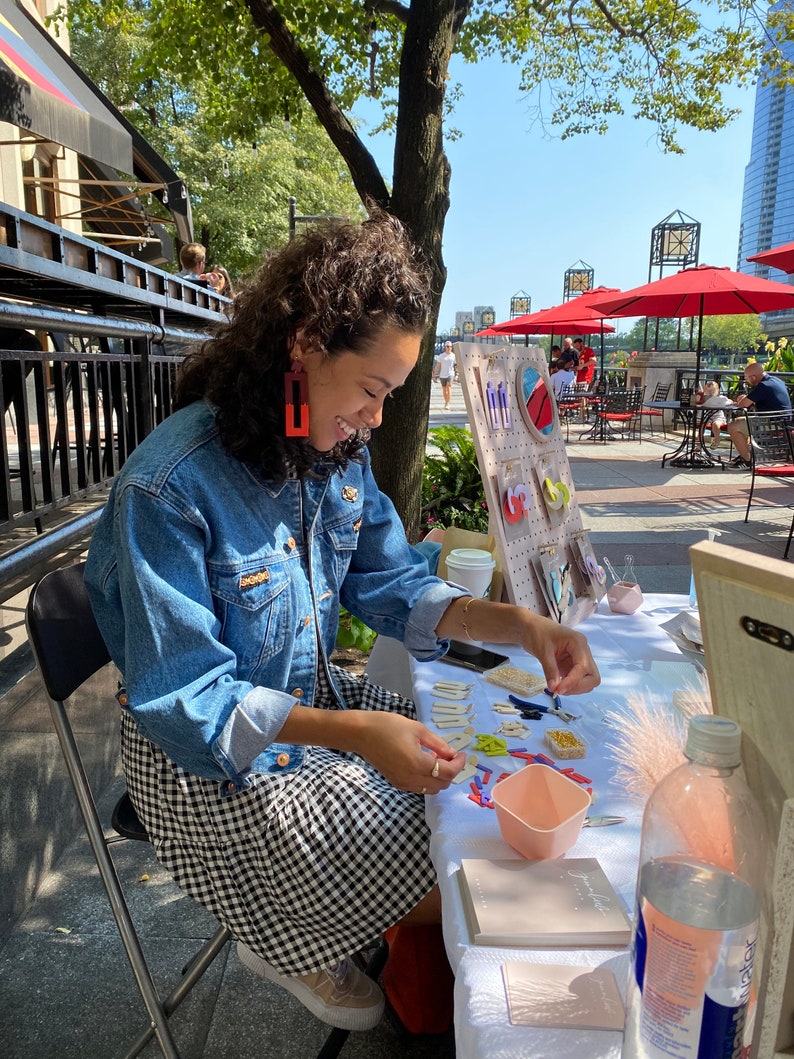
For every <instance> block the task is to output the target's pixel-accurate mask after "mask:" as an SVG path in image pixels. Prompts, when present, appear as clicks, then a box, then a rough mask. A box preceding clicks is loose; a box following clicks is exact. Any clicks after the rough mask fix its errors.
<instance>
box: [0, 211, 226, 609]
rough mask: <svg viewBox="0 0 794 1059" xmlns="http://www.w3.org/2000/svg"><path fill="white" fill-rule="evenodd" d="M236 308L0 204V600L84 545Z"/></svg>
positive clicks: (173, 277)
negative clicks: (188, 372)
mask: <svg viewBox="0 0 794 1059" xmlns="http://www.w3.org/2000/svg"><path fill="white" fill-rule="evenodd" d="M228 306H229V302H228V301H227V300H226V299H223V298H220V297H219V296H218V295H216V294H214V293H213V292H211V291H208V290H207V289H206V288H202V287H201V286H198V285H196V284H193V283H189V282H187V281H183V280H179V279H177V277H175V276H172V275H170V274H168V273H164V272H161V271H160V270H159V269H155V268H153V267H152V266H149V265H146V264H144V263H141V262H140V261H137V260H134V259H132V258H127V257H125V255H123V254H120V253H118V252H117V251H114V250H111V249H109V248H105V247H101V246H97V244H95V243H92V242H91V241H90V240H87V239H83V238H82V237H79V236H75V235H73V234H71V233H68V232H64V231H63V230H62V229H59V228H56V227H55V226H54V225H50V224H48V223H47V222H45V221H41V220H39V219H38V218H35V217H32V216H30V215H28V214H24V213H21V212H20V211H18V210H15V209H13V208H11V207H8V206H5V205H2V204H0V396H2V400H3V409H4V424H3V427H4V429H3V430H2V431H0V439H2V440H1V441H0V444H2V448H3V474H2V481H1V482H0V600H5V599H7V598H9V596H10V595H13V594H14V593H15V592H17V591H19V590H20V589H21V588H23V587H25V586H26V585H27V584H30V583H32V581H33V580H35V578H36V577H38V576H39V575H40V573H41V572H42V570H43V569H46V564H47V562H48V560H49V559H51V558H52V557H53V556H55V555H56V554H59V553H61V552H62V551H63V549H64V548H65V547H68V546H69V545H70V544H71V543H74V542H80V541H82V540H84V539H86V538H87V536H88V533H89V532H90V530H91V528H92V525H93V522H94V521H95V519H96V517H97V514H98V510H99V508H100V506H101V504H102V503H103V502H104V499H105V497H106V495H107V490H108V487H109V485H110V483H111V482H112V480H113V477H114V476H115V475H116V474H117V473H118V471H119V469H120V468H121V467H122V466H123V464H124V462H125V460H126V459H127V457H128V456H129V454H130V452H132V450H133V449H134V448H135V447H136V446H137V445H138V444H139V443H140V441H141V440H142V439H143V438H144V437H145V436H146V435H147V434H148V433H149V432H150V431H151V430H152V429H153V428H154V427H155V426H156V425H157V424H158V423H159V422H161V420H163V419H164V418H165V417H166V416H167V415H168V414H169V413H170V412H171V409H172V406H173V392H174V382H175V375H176V369H177V366H178V364H179V363H180V361H181V360H182V359H183V358H184V356H185V354H186V353H187V351H188V350H189V349H190V348H191V347H192V346H193V345H194V344H195V343H196V342H200V341H201V340H203V339H204V338H205V337H207V335H208V333H209V328H210V327H211V325H212V324H213V323H214V322H216V321H219V320H222V319H224V315H223V313H224V310H225V309H226V308H228Z"/></svg>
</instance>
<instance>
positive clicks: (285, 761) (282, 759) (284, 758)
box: [276, 753, 289, 768]
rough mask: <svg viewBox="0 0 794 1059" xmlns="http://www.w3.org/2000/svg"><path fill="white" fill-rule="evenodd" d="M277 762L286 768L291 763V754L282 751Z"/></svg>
mask: <svg viewBox="0 0 794 1059" xmlns="http://www.w3.org/2000/svg"><path fill="white" fill-rule="evenodd" d="M276 764H277V765H279V766H280V767H281V768H286V766H287V765H289V754H285V753H281V754H279V755H278V757H277V758H276Z"/></svg>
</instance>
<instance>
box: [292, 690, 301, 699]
mask: <svg viewBox="0 0 794 1059" xmlns="http://www.w3.org/2000/svg"><path fill="white" fill-rule="evenodd" d="M292 697H293V698H294V699H300V698H302V697H303V688H293V690H292Z"/></svg>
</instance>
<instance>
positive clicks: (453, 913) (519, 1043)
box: [398, 595, 697, 1059]
mask: <svg viewBox="0 0 794 1059" xmlns="http://www.w3.org/2000/svg"><path fill="white" fill-rule="evenodd" d="M686 602H687V601H686V597H684V596H672V595H648V596H646V597H645V600H644V602H643V604H642V606H641V608H640V610H638V611H637V612H636V613H635V614H633V615H620V614H612V613H611V612H610V611H609V610H608V608H607V603H606V600H602V602H601V603H600V605H599V609H598V611H597V613H596V614H594V615H593V616H592V617H590V618H588V619H587V621H586V622H584V623H583V624H582V625H581V626H579V628H580V629H581V631H582V632H583V633H584V634H585V635H586V636H587V638H588V641H589V643H590V647H591V650H592V652H593V656H594V658H595V660H596V662H597V664H598V667H599V670H600V673H601V678H602V683H601V684H600V686H599V687H598V688H596V689H595V690H594V691H592V692H590V693H589V694H588V695H582V696H571V697H570V698H565V699H564V700H563V707H564V708H566V709H568V710H569V711H570V712H572V713H574V714H584V715H585V717H586V718H589V719H592V718H593V717H595V716H597V715H598V714H599V711H601V710H610V711H615V712H616V713H617V714H620V713H621V712H623V711H624V710H625V702H626V697H627V696H629V695H631V694H640V693H641V694H643V695H646V696H647V695H653V696H654V697H656V698H658V700H659V701H660V702H662V703H665V702H666V703H668V704H670V703H671V702H672V696H673V692H674V691H675V690H676V689H677V688H682V687H685V686H687V685H689V686H690V687H691V686H695V685H696V683H697V670H696V667H695V666H694V664H693V663H692V662H689V661H687V660H686V659H685V658H684V656H683V655H682V654H681V653H680V652H679V651H678V649H677V648H676V646H675V645H674V644H673V641H672V640H671V639H670V638H669V637H668V636H667V635H666V634H665V633H664V631H663V630H661V629H660V628H659V626H660V625H661V624H662V623H663V622H665V621H667V620H669V619H670V618H672V617H673V616H674V615H676V614H678V613H680V611H682V610H683V609H685V607H686ZM398 646H399V645H398ZM494 646H495V647H496V649H497V650H499V651H501V652H502V653H503V654H509V657H510V662H511V664H513V665H516V666H520V667H521V668H525V669H528V670H530V671H531V672H534V673H540V672H541V670H540V666H539V663H538V662H537V661H536V660H535V659H534V658H532V657H531V656H529V655H526V654H525V653H524V652H523V651H521V650H520V649H518V648H514V647H513V646H512V645H510V646H506V645H494ZM400 650H402V648H400ZM410 668H411V680H412V683H413V693H414V698H415V701H416V705H417V711H418V716H419V718H420V719H421V720H423V721H424V722H425V723H426V724H428V726H429V727H431V728H433V723H432V720H431V719H430V714H431V707H432V704H433V702H434V701H435V699H436V696H434V693H433V685H434V683H435V681H437V680H442V679H443V680H457V681H464V682H473V687H472V690H471V695H470V700H468V701H471V702H472V703H473V706H474V711H475V714H474V717H475V719H474V721H473V724H474V727H475V732H477V733H480V732H483V733H486V732H487V733H491V734H492V733H494V732H495V730H496V729H497V727H498V726H499V723H500V721H501V720H502V719H503V718H502V715H501V714H498V713H496V712H494V710H493V709H492V706H493V704H494V703H495V702H500V701H506V700H507V695H508V691H507V690H506V689H503V688H500V687H497V686H496V685H494V684H491V683H489V682H488V681H486V680H485V679H484V678H483V677H481V676H479V675H478V674H476V673H473V672H471V671H469V670H467V669H460V668H453V667H452V666H450V665H447V664H445V663H444V662H443V660H442V659H439V660H438V661H437V662H416V661H414V660H413V659H411V661H410ZM539 697H540V698H541V699H542V698H543V695H542V694H541V695H540V696H539ZM670 709H672V706H670ZM526 724H527V725H528V726H529V727H530V733H529V734H528V735H527V736H526V737H525V738H524V739H521V740H518V739H516V738H510V739H508V745H509V746H511V747H515V748H518V747H526V749H527V751H528V752H530V753H537V752H546V751H544V746H545V744H544V743H543V738H542V735H543V731H544V730H545V728H546V727H560V722H555V721H553V720H549V719H548V718H547V717H546V716H545V715H544V717H543V718H542V719H541V720H539V721H527V722H526ZM599 728H601V729H602V731H599ZM434 730H435V729H434ZM588 730H591V731H592V728H589V729H588ZM614 741H615V728H614V727H607V726H600V725H596V731H595V734H594V735H593V736H592V737H591V739H590V740H589V741H588V750H587V753H586V755H585V757H584V758H581V759H577V760H576V761H574V762H573V764H574V765H575V766H576V768H577V771H579V772H580V773H582V774H584V775H585V776H586V777H587V778H588V779H589V780H590V781H591V785H592V789H593V794H594V799H595V810H594V811H595V812H596V813H598V814H615V815H619V816H625V817H626V821H625V823H622V824H617V825H615V826H613V827H601V828H585V829H584V830H583V831H582V832H581V835H580V836H579V838H578V840H577V842H576V844H575V845H574V846H573V847H572V849H571V850H569V852H568V853H567V854H566V856H569V857H597V858H598V860H599V861H600V863H601V866H602V867H603V869H604V871H605V872H606V874H607V876H608V878H609V879H610V881H611V883H612V885H613V886H614V887H615V889H616V891H617V892H618V894H619V896H620V898H621V900H622V901H623V903H624V906H625V908H626V910H627V912H628V913H629V914H630V915H631V914H632V912H633V908H634V891H635V885H636V876H637V860H638V854H639V840H640V827H641V821H642V811H641V809H640V808H639V807H638V806H637V805H636V804H635V803H633V802H632V801H630V800H629V799H628V797H627V796H626V794H625V792H624V790H623V788H622V787H621V786H620V785H619V784H616V783H614V782H613V781H612V774H613V771H614V761H613V759H612V756H611V753H610V751H609V747H608V744H609V743H611V742H614ZM467 753H469V754H471V753H473V751H472V749H470V748H469V749H467ZM477 758H478V763H479V764H480V765H482V766H485V767H486V768H488V769H491V770H492V776H493V778H492V779H490V780H488V781H487V784H486V790H489V789H490V787H491V786H492V784H493V782H494V781H495V779H496V777H497V776H499V775H500V773H502V772H514V771H517V769H518V768H520V767H523V765H524V760H523V759H521V758H511V757H509V756H507V757H505V756H503V757H490V758H489V757H486V756H485V755H484V754H483V753H479V754H478V755H477ZM566 764H570V762H566ZM478 775H479V776H480V777H483V776H485V775H486V774H485V773H484V772H482V771H479V772H478ZM470 794H471V791H470V789H469V783H468V782H467V781H464V782H463V783H460V784H452V785H451V786H450V787H449V788H448V789H447V790H445V791H441V793H440V794H438V795H435V796H432V797H431V796H428V797H427V798H426V799H425V814H426V818H427V822H428V825H429V827H430V830H431V843H430V853H431V857H432V859H433V864H434V866H435V868H436V872H437V875H438V881H439V886H440V888H441V897H442V910H443V932H444V944H445V947H446V950H447V955H448V957H449V961H450V964H451V966H452V970H453V972H454V974H455V1044H456V1055H457V1059H483V1057H485V1056H499V1059H527V1057H528V1056H532V1059H583V1057H587V1059H618V1057H619V1056H620V1051H621V1045H622V1034H621V1033H619V1032H616V1031H609V1030H576V1029H540V1028H534V1027H525V1026H513V1025H511V1023H510V1020H509V1017H508V1010H507V1000H506V995H505V989H504V985H503V981H502V964H503V963H504V962H505V961H507V960H519V961H528V962H532V963H558V964H559V963H566V964H574V965H582V966H589V967H596V966H603V967H606V968H608V969H610V970H611V971H612V972H613V973H614V974H615V977H616V979H617V982H618V986H619V988H620V990H621V993H622V994H623V996H624V997H625V987H626V981H627V976H628V972H629V957H628V951H627V949H619V948H618V949H615V948H611V949H571V948H560V949H527V948H497V947H492V946H483V945H474V944H473V943H472V942H471V939H470V935H469V930H468V926H467V921H466V916H465V913H464V910H463V904H462V898H461V894H460V889H459V882H458V878H457V871H458V868H459V866H460V862H461V859H462V858H465V857H468V858H472V857H473V858H478V857H484V858H492V859H509V858H516V857H518V854H517V853H516V852H515V851H514V850H512V849H511V848H510V846H508V845H507V843H506V842H505V841H504V839H503V838H502V836H501V833H500V831H499V826H498V823H497V820H496V813H495V812H494V811H493V810H491V809H488V808H486V807H483V806H481V805H479V804H478V803H477V801H475V800H473V799H472V798H470V797H469V795H470Z"/></svg>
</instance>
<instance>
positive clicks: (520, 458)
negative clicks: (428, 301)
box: [455, 342, 603, 625]
mask: <svg viewBox="0 0 794 1059" xmlns="http://www.w3.org/2000/svg"><path fill="white" fill-rule="evenodd" d="M455 355H456V358H457V363H458V376H459V380H460V383H461V386H462V389H463V395H464V399H465V401H466V408H467V411H468V415H469V424H470V426H471V431H472V434H473V437H474V444H475V448H476V451H477V459H478V463H479V467H480V474H481V475H482V480H483V486H484V489H485V497H486V500H487V502H488V508H489V511H490V514H491V517H490V525H489V530H490V532H491V533H492V534H493V536H494V538H495V540H496V541H497V546H498V549H499V555H500V558H501V563H502V570H503V572H504V594H503V598H505V599H506V600H507V601H508V602H511V603H517V604H520V605H522V606H526V607H529V608H530V609H532V610H533V611H535V612H536V613H539V614H550V615H551V616H552V617H555V618H557V619H558V620H560V621H562V622H563V623H564V624H565V625H576V624H578V623H579V622H580V621H583V620H584V619H585V618H586V617H587V616H588V615H590V614H592V613H593V611H594V610H595V608H596V607H597V605H598V599H599V598H600V596H601V595H603V589H602V588H601V587H600V586H597V585H596V583H595V581H594V580H593V579H591V578H590V577H588V575H587V573H586V571H583V570H582V566H583V563H582V561H581V553H580V551H579V542H582V545H583V547H585V548H586V549H587V551H588V552H589V553H590V555H592V550H591V548H590V545H589V539H588V535H587V532H586V531H585V530H584V529H583V527H582V519H581V514H580V512H579V505H578V503H577V501H576V493H575V490H574V484H573V478H572V476H571V470H570V465H569V463H568V455H567V453H566V450H565V441H564V439H563V436H562V431H561V430H560V424H559V419H558V417H557V408H556V402H555V400H554V398H553V395H552V392H551V387H550V382H549V374H548V367H547V364H546V355H545V353H544V351H543V350H542V349H541V348H540V347H538V346H534V347H529V348H527V347H522V346H511V345H505V346H499V345H496V346H493V345H484V344H478V343H468V342H460V343H457V344H456V345H455ZM526 369H530V370H532V369H534V371H535V372H536V373H537V374H538V376H539V377H540V379H542V380H543V381H544V382H545V388H544V387H538V389H537V391H536V393H535V397H536V398H537V400H536V402H535V408H534V415H535V418H536V420H537V422H539V423H540V424H541V427H540V429H534V430H533V429H532V427H530V426H529V425H528V423H527V419H528V418H529V416H530V415H531V414H533V413H530V412H528V411H527V401H526V400H525V399H524V396H523V393H522V385H521V380H522V378H523V376H524V374H525V372H526ZM531 377H533V378H534V376H531ZM486 380H487V381H491V382H492V383H493V386H492V387H489V386H488V385H487V381H486ZM500 382H501V384H502V387H501V389H500V387H499V383H500ZM497 394H498V399H497ZM505 404H506V406H507V407H506V409H505V408H504V405H505ZM522 405H523V408H522ZM505 423H507V424H509V425H505ZM544 482H545V483H546V487H545V488H544ZM559 486H562V488H559ZM565 490H567V491H568V493H569V496H570V499H569V500H568V501H567V502H563V503H562V505H561V506H559V507H556V508H555V506H554V505H555V504H559V502H560V497H561V496H562V497H564V496H565ZM549 494H550V495H549ZM549 501H551V503H549ZM544 557H545V558H544ZM563 559H566V560H567V561H568V563H569V571H570V577H571V586H570V588H567V587H566V590H565V601H564V605H563V607H562V608H559V612H558V613H554V609H553V603H552V602H550V600H549V599H548V597H547V590H546V587H545V585H546V584H547V583H549V582H548V580H547V579H546V578H544V577H543V573H542V570H541V566H542V565H543V563H544V561H545V562H546V563H547V564H548V562H549V560H551V561H552V562H556V563H560V562H561V561H562V560H563Z"/></svg>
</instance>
